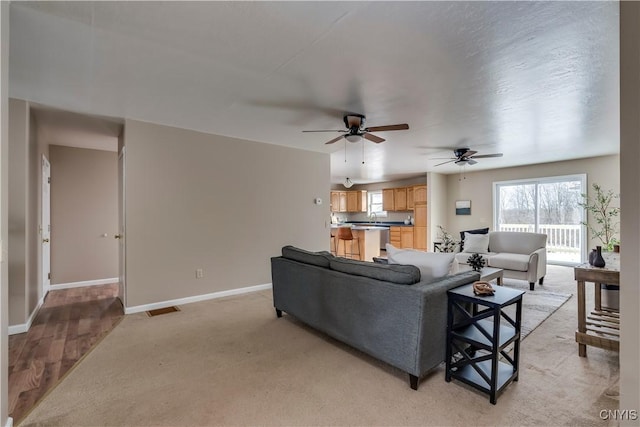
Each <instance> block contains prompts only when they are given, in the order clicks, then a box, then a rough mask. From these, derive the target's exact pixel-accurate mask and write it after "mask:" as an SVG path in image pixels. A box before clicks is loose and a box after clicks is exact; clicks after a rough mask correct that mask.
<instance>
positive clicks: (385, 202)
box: [382, 188, 396, 211]
mask: <svg viewBox="0 0 640 427" xmlns="http://www.w3.org/2000/svg"><path fill="white" fill-rule="evenodd" d="M382 209H383V210H385V211H395V210H396V209H395V204H394V196H393V188H384V189H382Z"/></svg>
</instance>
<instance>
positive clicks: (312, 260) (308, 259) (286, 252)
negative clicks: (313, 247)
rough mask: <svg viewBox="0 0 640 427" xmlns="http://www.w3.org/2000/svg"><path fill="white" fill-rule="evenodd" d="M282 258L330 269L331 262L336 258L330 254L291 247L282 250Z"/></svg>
mask: <svg viewBox="0 0 640 427" xmlns="http://www.w3.org/2000/svg"><path fill="white" fill-rule="evenodd" d="M282 256H283V257H284V258H288V259H292V260H294V261H299V262H303V263H305V264H311V265H316V266H318V267H325V268H329V261H330V260H331V259H332V258H334V256H333V255H331V253H330V252H326V251H322V252H310V251H305V250H304V249H300V248H296V247H295V246H291V245H289V246H284V247H283V248H282Z"/></svg>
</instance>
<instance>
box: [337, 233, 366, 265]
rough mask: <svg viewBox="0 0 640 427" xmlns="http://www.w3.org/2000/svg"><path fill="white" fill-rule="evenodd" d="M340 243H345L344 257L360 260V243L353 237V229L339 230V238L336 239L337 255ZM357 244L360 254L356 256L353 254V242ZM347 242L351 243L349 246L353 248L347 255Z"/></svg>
mask: <svg viewBox="0 0 640 427" xmlns="http://www.w3.org/2000/svg"><path fill="white" fill-rule="evenodd" d="M340 241H342V242H344V243H343V245H344V257H345V258H351V259H360V241H359V240H358V238H357V237H354V236H353V233H352V232H351V227H340V228H338V236H337V239H336V255H337V254H338V248H339V247H340ZM354 241H355V242H356V246H357V247H358V253H357V254H355V253H354V252H353V242H354ZM347 242H349V245H350V246H351V248H350V250H349V253H347ZM354 255H357V256H358V257H357V258H355V257H354Z"/></svg>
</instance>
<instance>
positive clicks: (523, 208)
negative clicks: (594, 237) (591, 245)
mask: <svg viewBox="0 0 640 427" xmlns="http://www.w3.org/2000/svg"><path fill="white" fill-rule="evenodd" d="M582 193H586V175H571V176H561V177H551V178H538V179H530V180H519V181H505V182H495V183H494V200H495V209H494V230H499V231H526V232H532V233H544V234H546V235H547V261H548V262H549V263H551V264H565V265H572V264H578V263H581V262H583V261H584V259H585V257H586V247H585V237H586V231H585V228H584V226H582V225H581V221H582V220H583V217H584V209H583V208H582V207H580V205H579V203H580V202H581V201H582V196H581V194H582Z"/></svg>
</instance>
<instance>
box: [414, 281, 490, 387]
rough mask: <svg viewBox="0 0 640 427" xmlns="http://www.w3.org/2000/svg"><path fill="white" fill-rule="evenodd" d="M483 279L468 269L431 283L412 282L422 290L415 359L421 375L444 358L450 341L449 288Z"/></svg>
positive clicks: (417, 370) (417, 369)
mask: <svg viewBox="0 0 640 427" xmlns="http://www.w3.org/2000/svg"><path fill="white" fill-rule="evenodd" d="M476 280H480V273H478V272H475V271H465V272H463V273H458V274H454V275H451V276H447V277H445V278H443V279H440V280H438V281H436V282H431V283H423V282H420V283H417V284H415V285H413V286H412V287H413V288H416V289H418V290H419V291H420V294H421V301H422V310H421V313H422V316H421V319H420V324H419V328H420V331H419V333H418V336H417V339H418V343H417V348H418V351H419V357H418V358H417V360H416V363H417V365H418V366H416V372H417V373H418V375H422V374H424V373H425V372H426V371H428V370H430V369H432V368H433V367H434V366H437V365H438V364H439V363H440V362H442V361H443V360H444V359H445V354H446V344H447V309H448V297H447V291H448V290H450V289H453V288H457V287H459V286H463V285H467V284H469V283H473V282H475V281H476Z"/></svg>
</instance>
